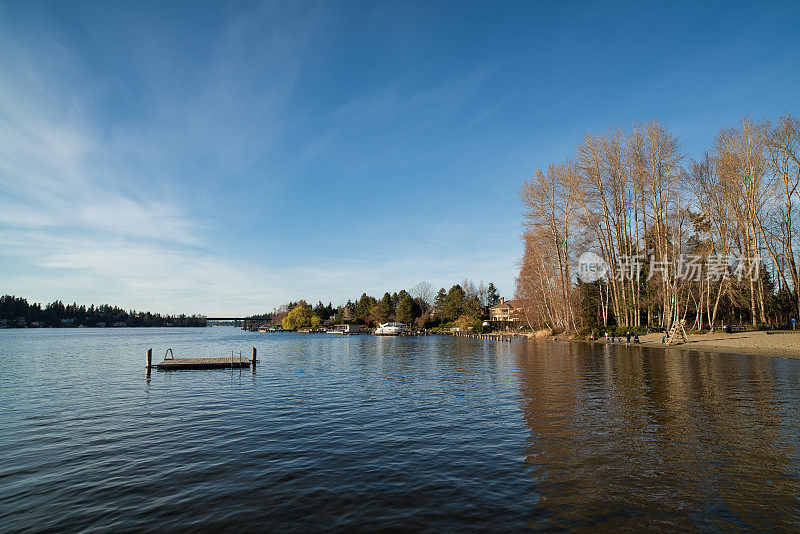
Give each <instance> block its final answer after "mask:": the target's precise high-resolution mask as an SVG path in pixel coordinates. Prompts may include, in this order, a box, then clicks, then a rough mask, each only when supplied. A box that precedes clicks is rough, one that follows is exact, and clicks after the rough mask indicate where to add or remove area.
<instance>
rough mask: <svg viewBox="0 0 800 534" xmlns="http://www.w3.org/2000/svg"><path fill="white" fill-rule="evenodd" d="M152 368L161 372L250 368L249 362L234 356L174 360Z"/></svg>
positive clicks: (165, 361)
mask: <svg viewBox="0 0 800 534" xmlns="http://www.w3.org/2000/svg"><path fill="white" fill-rule="evenodd" d="M153 367H155V368H156V369H162V370H173V369H230V368H231V367H233V368H234V369H242V368H249V367H250V360H248V359H247V358H241V359H240V358H239V357H238V356H234V357H233V359H231V358H175V359H174V360H173V359H169V360H164V361H163V362H161V363H157V364H155V365H154V366H153Z"/></svg>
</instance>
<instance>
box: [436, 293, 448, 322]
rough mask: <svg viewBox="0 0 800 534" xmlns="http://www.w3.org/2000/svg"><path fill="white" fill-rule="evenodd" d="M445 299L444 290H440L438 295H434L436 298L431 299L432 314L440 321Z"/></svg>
mask: <svg viewBox="0 0 800 534" xmlns="http://www.w3.org/2000/svg"><path fill="white" fill-rule="evenodd" d="M445 298H447V292H446V291H445V290H444V288H442V289H440V290H439V292H438V293H436V298H435V299H433V312H434V313H435V314H436V316H437V317H439V318H440V319H441V318H442V316H443V314H444V300H445Z"/></svg>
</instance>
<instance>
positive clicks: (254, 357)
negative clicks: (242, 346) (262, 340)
mask: <svg viewBox="0 0 800 534" xmlns="http://www.w3.org/2000/svg"><path fill="white" fill-rule="evenodd" d="M252 369H253V373H255V372H256V348H255V347H253V364H252Z"/></svg>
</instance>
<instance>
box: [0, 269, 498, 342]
mask: <svg viewBox="0 0 800 534" xmlns="http://www.w3.org/2000/svg"><path fill="white" fill-rule="evenodd" d="M499 301H500V296H499V294H498V292H497V289H496V288H495V286H494V284H493V283H489V285H488V286H485V285H484V283H483V282H482V281H481V282H480V283H478V284H475V283H474V282H473V281H472V280H468V279H467V280H464V281H463V282H462V283H460V284H454V285H453V286H452V287H451V288H450V289H449V290H445V289H444V288H441V289H439V290H438V291H437V290H436V289H435V288H434V286H433V285H431V284H430V283H428V282H421V283H419V284H417V285H416V286H415V287H413V288H412V289H410V290H408V291H407V290H401V291H397V292H393V293H389V292H386V293H384V295H383V297H382V298H380V299H378V298H376V297H374V296H370V295H367V294H366V293H363V294H362V295H361V297H360V298H358V299H355V300H348V301H347V303H346V304H343V305H340V306H337V307H334V306H333V305H332V304H330V303H329V304H327V305H326V304H323V303H322V302H321V301H320V302H318V303H317V305H316V306H311V305H309V304H308V303H307V302H306V301H305V300H300V301H296V302H289V303H287V304H285V305H283V306H280V307H278V308H275V309H273V311H272V312H270V313H265V314H259V315H252V316H250V317H248V318H246V320H247V321H249V322H251V323H254V324H258V325H265V326H274V327H281V328H282V329H283V330H290V331H293V330H299V329H301V328H317V327H320V326H330V325H334V324H359V325H362V326H367V327H375V326H377V325H379V324H381V323H386V322H390V321H397V322H402V323H405V324H406V325H407V326H409V327H410V328H412V329H418V330H423V329H424V330H430V329H448V330H449V329H451V328H458V329H460V330H462V331H467V330H469V331H473V332H478V333H479V332H484V331H488V330H490V327H486V326H484V324H483V323H484V322H485V321H486V320H487V319H488V318H489V313H488V309H489V307H490V306H492V305H494V304H496V303H497V302H499ZM207 325H208V321H207V319H206V317H205V316H203V315H161V314H158V313H151V312H139V311H136V310H130V311H126V310H124V309H122V308H119V307H117V306H110V305H106V304H103V305H99V306H95V305H93V304H92V305H90V306H89V307H87V306H85V305H78V304H76V303H73V304H67V305H64V304H63V303H62V302H61V301H54V302H51V303H49V304H46V305H42V304H40V303H29V302H28V301H27V300H26V299H24V298H20V297H16V296H13V295H5V296H3V297H0V327H5V328H24V327H28V328H36V327H48V328H69V327H124V326H127V327H152V326H175V327H182V326H207Z"/></svg>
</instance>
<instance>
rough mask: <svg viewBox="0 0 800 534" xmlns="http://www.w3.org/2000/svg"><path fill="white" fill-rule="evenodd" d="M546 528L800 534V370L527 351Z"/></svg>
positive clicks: (523, 360) (789, 365)
mask: <svg viewBox="0 0 800 534" xmlns="http://www.w3.org/2000/svg"><path fill="white" fill-rule="evenodd" d="M518 354H519V357H518V362H519V375H520V378H521V386H522V388H521V389H522V392H523V395H524V397H525V399H524V401H523V406H524V418H525V422H526V423H527V425H528V426H529V427H530V430H531V433H530V439H529V442H528V446H527V462H528V463H529V464H530V465H531V466H532V467H533V471H532V475H533V477H534V480H535V482H536V488H537V489H536V494H537V503H536V504H537V508H539V509H540V512H541V513H540V514H537V517H536V518H534V519H533V521H532V522H531V525H532V526H535V527H552V526H558V527H568V528H581V527H584V528H589V527H591V526H593V525H595V526H597V525H598V524H599V525H602V526H603V527H604V528H609V529H618V528H625V527H637V528H639V527H641V528H644V527H648V528H653V527H657V528H664V527H672V528H679V529H681V530H684V529H697V528H702V529H708V528H721V529H725V530H730V529H740V528H742V527H746V528H757V529H776V528H777V529H794V528H796V527H797V524H798V523H797V520H798V512H800V506H798V490H800V487H798V473H799V471H798V467H799V466H798V444H799V443H800V440H799V439H798V435H799V434H798V429H800V424H799V423H798V410H797V407H798V404H797V400H798V395H797V387H796V386H797V379H798V370H799V368H798V365H797V363H798V362H796V361H792V360H784V359H777V358H755V357H744V356H733V355H709V354H697V353H689V352H679V351H669V352H662V351H655V350H650V351H648V350H647V349H643V348H640V347H635V348H634V347H630V348H629V347H620V346H615V347H613V348H612V347H609V346H607V345H589V344H582V345H563V344H547V345H546V346H544V347H541V346H540V347H539V348H537V347H530V346H529V347H524V348H522V347H521V348H520V350H519V352H518Z"/></svg>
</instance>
